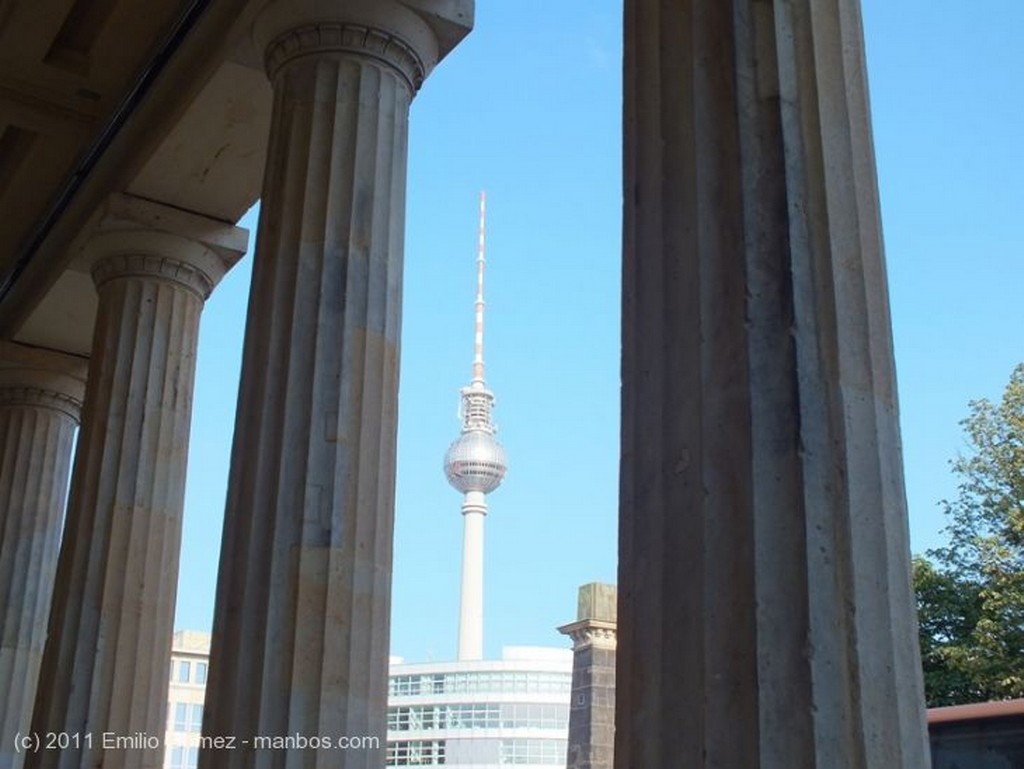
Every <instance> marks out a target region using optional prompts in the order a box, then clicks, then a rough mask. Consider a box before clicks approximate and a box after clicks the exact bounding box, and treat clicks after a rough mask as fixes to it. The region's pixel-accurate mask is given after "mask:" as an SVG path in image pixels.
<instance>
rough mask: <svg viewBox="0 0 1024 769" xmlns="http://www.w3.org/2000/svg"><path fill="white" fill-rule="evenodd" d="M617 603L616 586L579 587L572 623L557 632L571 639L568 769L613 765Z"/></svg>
mask: <svg viewBox="0 0 1024 769" xmlns="http://www.w3.org/2000/svg"><path fill="white" fill-rule="evenodd" d="M616 599H617V596H616V590H615V586H614V585H604V584H601V583H599V582H591V583H589V584H587V585H583V586H582V587H580V592H579V601H578V602H577V612H576V621H575V622H572V623H570V624H568V625H563V626H562V627H560V628H558V632H559V633H562V634H563V635H567V636H569V637H570V638H571V639H572V692H571V693H570V695H569V739H568V750H567V755H566V762H565V765H566V768H567V769H612V766H613V765H614V759H615V647H616V638H615V633H616V627H617V612H616Z"/></svg>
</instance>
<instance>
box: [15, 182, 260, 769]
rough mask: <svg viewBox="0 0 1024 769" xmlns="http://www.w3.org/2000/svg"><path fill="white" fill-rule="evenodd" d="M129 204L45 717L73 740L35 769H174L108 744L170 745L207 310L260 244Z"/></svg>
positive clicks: (70, 521)
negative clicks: (188, 465)
mask: <svg viewBox="0 0 1024 769" xmlns="http://www.w3.org/2000/svg"><path fill="white" fill-rule="evenodd" d="M122 202H123V203H124V210H123V211H121V212H120V213H121V214H123V218H112V219H111V221H110V222H109V223H108V224H107V225H106V226H104V227H103V228H102V231H101V232H100V233H99V234H97V235H95V236H94V237H93V238H92V239H91V240H90V242H89V244H88V247H87V259H88V260H89V261H90V262H91V264H92V275H93V279H94V281H95V284H96V288H97V291H98V294H99V309H98V314H97V317H96V326H95V330H94V336H93V346H92V355H91V360H90V364H89V381H88V385H87V387H86V393H85V405H84V408H83V411H82V428H81V432H80V436H79V440H78V449H77V455H76V457H75V467H74V471H73V476H72V484H71V497H70V501H69V503H68V512H67V524H66V526H65V532H64V539H63V543H62V546H61V553H60V560H59V564H58V568H57V581H56V585H55V589H54V595H53V609H52V612H51V614H50V625H49V634H50V637H49V640H48V641H47V644H46V652H45V655H44V658H43V665H42V672H41V674H40V677H39V691H38V694H37V698H36V707H35V712H34V715H33V720H32V728H33V730H34V731H36V732H38V733H40V734H45V733H47V732H54V733H64V734H67V735H69V742H68V744H67V747H66V748H65V749H63V750H45V749H44V750H40V751H38V752H32V753H29V754H28V757H27V761H26V766H27V767H31V768H33V769H34V768H35V767H61V768H62V769H69V768H70V767H81V768H82V769H85V767H96V766H103V767H104V768H105V769H111V768H113V767H118V768H120V767H147V768H151V769H157V768H158V767H161V766H162V758H163V752H162V750H161V749H160V748H159V747H157V748H156V749H153V748H152V747H150V746H148V745H147V743H128V745H127V747H128V748H130V749H126V746H125V745H124V744H122V745H121V746H119V747H115V748H114V749H107V750H104V747H103V734H104V733H109V734H111V735H114V736H120V737H122V738H124V737H129V738H131V737H137V736H138V735H140V734H141V735H145V736H146V737H147V738H148V737H153V738H155V739H157V740H158V741H159V742H160V743H162V741H163V740H162V738H163V734H164V731H165V729H166V710H167V682H168V674H169V669H168V664H169V663H168V660H169V659H170V651H171V636H172V632H173V628H172V623H173V619H174V603H175V595H176V592H177V580H178V555H179V548H180V544H181V518H182V506H183V502H184V489H185V462H186V456H187V452H188V435H189V424H190V419H191V411H192V388H193V381H194V377H195V363H196V343H197V334H198V330H199V316H200V312H201V311H202V309H203V302H204V301H205V299H206V298H207V297H208V296H209V294H210V292H211V291H212V289H213V287H214V286H215V285H216V284H217V282H218V281H219V280H220V278H221V277H222V276H223V275H224V273H225V271H226V270H227V269H228V268H229V267H230V266H231V265H232V264H233V263H234V262H235V260H237V259H238V258H239V257H240V256H241V253H243V252H244V249H245V241H246V238H245V232H244V230H238V229H236V228H233V227H225V226H224V225H223V224H221V223H216V222H211V221H209V220H206V219H202V218H200V217H196V216H191V215H187V214H183V213H181V212H178V211H175V210H172V209H164V208H162V207H160V206H156V205H155V204H149V203H144V202H142V201H130V200H125V201H122ZM129 217H134V219H133V218H129ZM140 220H141V221H140ZM156 224H158V225H159V226H160V227H162V228H163V227H167V228H171V227H172V226H173V225H181V227H180V228H179V229H178V230H177V231H168V230H167V229H162V230H157V229H153V228H152V227H151V226H147V225H156ZM140 746H141V747H143V749H137V748H139V747H140Z"/></svg>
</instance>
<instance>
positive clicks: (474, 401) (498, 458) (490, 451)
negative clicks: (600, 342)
mask: <svg viewBox="0 0 1024 769" xmlns="http://www.w3.org/2000/svg"><path fill="white" fill-rule="evenodd" d="M486 202H487V201H486V197H485V196H484V193H483V192H481V193H480V231H479V233H480V234H479V238H478V242H477V252H476V303H475V307H476V335H475V338H474V343H473V378H472V379H471V380H470V383H469V385H468V386H467V387H463V388H462V389H461V390H460V391H459V392H460V395H461V403H460V408H459V416H460V418H461V419H462V434H461V435H459V437H458V439H456V441H455V442H454V443H452V445H451V446H449V447H448V452H447V453H446V454H445V457H444V474H445V475H446V476H447V477H448V483H450V484H451V485H452V486H454V487H455V488H456V489H457V490H458V491H459V492H461V493H462V495H463V498H462V520H463V533H462V594H461V598H460V607H459V660H479V659H483V656H484V516H486V515H487V494H489V493H490V492H492V491H494V490H495V489H496V488H498V486H499V485H500V484H501V480H502V478H504V477H505V470H506V467H507V465H506V464H505V449H503V448H502V446H501V444H500V443H498V439H497V438H495V437H494V433H495V431H496V428H495V426H494V423H493V422H492V421H491V411H492V409H493V408H494V393H492V392H491V391H490V390H488V389H487V385H486V384H485V383H484V262H485V260H484V231H485V230H484V221H485V216H486Z"/></svg>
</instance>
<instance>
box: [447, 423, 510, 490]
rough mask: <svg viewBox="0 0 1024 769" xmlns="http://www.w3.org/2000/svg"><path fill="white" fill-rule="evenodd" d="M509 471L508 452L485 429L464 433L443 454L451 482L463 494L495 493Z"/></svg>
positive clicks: (449, 481)
mask: <svg viewBox="0 0 1024 769" xmlns="http://www.w3.org/2000/svg"><path fill="white" fill-rule="evenodd" d="M506 468H507V465H506V464H505V449H504V448H503V447H502V445H501V444H500V443H498V439H497V438H495V437H494V435H492V434H491V433H489V432H486V431H484V430H467V431H466V432H464V433H462V435H460V436H459V437H458V439H457V440H456V441H455V442H454V443H452V445H451V446H449V447H448V452H447V453H446V454H445V455H444V474H445V475H446V476H447V477H448V483H450V484H451V485H452V486H454V487H455V488H456V489H457V490H458V491H461V492H462V493H463V494H466V493H468V492H471V491H479V492H483V493H484V494H489V493H490V492H492V491H494V490H495V489H496V488H498V486H499V485H500V484H501V481H502V479H503V478H504V477H505V470H506Z"/></svg>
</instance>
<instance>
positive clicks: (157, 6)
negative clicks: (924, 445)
mask: <svg viewBox="0 0 1024 769" xmlns="http://www.w3.org/2000/svg"><path fill="white" fill-rule="evenodd" d="M473 9H474V6H473V2H472V0H372V2H371V1H370V0H148V1H147V2H145V3H140V2H137V1H136V0H109V1H106V2H90V0H78V2H68V1H67V0H11V2H8V3H5V4H4V5H3V13H2V14H0V47H2V49H3V57H2V58H0V80H2V83H3V86H4V87H3V89H2V91H3V92H2V94H0V108H2V112H0V118H2V126H0V130H2V133H0V210H2V216H0V339H2V340H3V341H5V342H8V343H10V345H13V347H7V348H6V351H5V352H4V355H5V357H6V358H7V359H8V361H9V362H10V363H11V364H12V367H13V368H14V369H17V373H16V375H15V374H12V373H10V372H8V373H7V374H6V375H5V377H6V378H5V384H4V389H5V393H6V394H5V395H4V397H3V399H2V403H3V407H2V408H0V434H2V435H3V437H4V441H5V444H4V445H5V449H7V450H9V451H10V452H11V453H12V455H13V454H18V453H19V452H20V453H21V455H23V456H27V455H33V456H38V457H40V461H39V462H35V463H32V464H30V465H23V466H16V465H11V467H12V468H14V471H12V472H9V473H7V474H6V475H3V476H2V477H0V498H2V499H5V500H20V501H18V502H17V503H15V504H13V505H11V506H8V507H7V508H6V509H5V510H4V515H5V516H6V517H5V520H4V531H5V532H7V531H10V532H11V536H10V538H9V539H5V540H4V541H3V543H2V548H0V565H2V567H3V568H0V575H2V578H3V580H4V584H2V585H0V593H3V594H5V595H11V596H13V599H12V600H11V601H9V602H8V604H7V605H5V606H4V607H3V611H4V613H5V615H6V616H5V627H10V628H12V630H11V633H10V635H9V636H8V635H7V634H5V637H4V644H5V646H4V648H3V655H4V660H5V661H7V660H10V661H12V664H11V665H10V666H7V665H5V666H4V667H3V668H2V671H3V675H4V680H2V681H0V691H2V692H4V696H5V698H6V703H5V715H4V718H3V723H4V724H5V727H4V728H5V729H6V728H7V726H6V725H7V724H13V725H18V724H23V723H30V724H31V728H32V729H33V730H34V731H36V732H40V733H47V732H53V733H70V734H75V733H83V732H85V731H87V730H89V729H93V730H109V731H114V732H117V733H119V734H133V733H135V732H140V731H141V732H146V733H149V734H154V733H156V734H159V733H162V732H163V729H164V727H165V724H166V718H167V714H166V700H165V698H164V697H163V692H165V691H166V689H167V684H168V673H169V669H168V666H167V664H166V661H167V660H168V659H169V658H170V653H171V637H172V620H173V614H174V599H175V596H174V590H173V589H168V586H169V585H172V586H173V585H174V584H175V583H176V577H177V568H178V558H179V549H180V525H181V508H182V504H183V479H184V471H185V461H186V455H187V446H188V426H189V416H190V408H191V397H190V396H191V392H192V388H193V383H194V362H195V340H196V331H197V325H198V323H199V317H200V314H201V311H202V308H203V303H204V301H205V299H206V298H207V297H208V296H209V295H210V293H211V292H212V291H213V290H214V287H215V286H216V285H217V283H218V281H219V280H220V278H221V277H222V276H223V275H224V273H225V271H226V270H228V269H229V268H230V267H231V265H232V264H234V262H235V261H236V260H237V258H238V256H239V254H240V253H241V252H243V251H244V250H245V246H246V243H247V240H248V233H246V232H243V231H240V230H239V229H237V228H236V227H235V223H236V222H237V221H238V220H239V218H240V216H241V215H242V213H243V212H244V211H246V210H248V208H249V207H250V206H251V205H252V203H253V202H254V201H255V200H256V199H257V198H260V199H261V200H262V209H261V212H262V217H261V220H260V225H259V230H258V232H257V237H256V251H255V257H254V272H253V281H252V293H251V296H250V301H249V316H248V324H247V328H246V333H245V340H244V343H243V347H244V354H243V365H242V380H241V389H240V394H239V400H238V404H239V406H238V411H237V417H236V425H235V450H234V452H233V454H232V465H231V473H230V477H229V482H228V498H227V505H226V511H225V528H224V536H223V544H222V555H221V559H220V570H219V577H218V587H217V603H216V609H215V620H214V628H213V637H212V652H211V660H210V671H211V674H210V678H209V681H208V684H207V685H208V692H207V703H206V709H205V711H204V730H205V731H207V732H208V733H211V734H221V735H232V734H252V733H257V732H260V731H264V732H267V731H269V732H273V733H278V734H283V733H287V732H288V731H289V729H299V730H301V731H304V732H308V733H314V732H315V731H316V730H318V729H319V728H326V729H327V730H329V731H330V732H332V733H336V734H343V733H369V732H373V731H374V730H379V729H380V728H382V726H383V725H384V724H385V723H386V718H387V687H388V679H387V665H388V657H387V655H388V645H387V639H388V635H389V625H388V622H389V617H390V575H391V570H392V569H391V566H392V564H391V557H392V552H393V551H392V547H391V543H392V536H393V508H394V476H395V440H396V426H397V418H398V417H397V383H398V347H399V342H400V312H399V305H400V296H401V283H402V256H403V238H402V233H403V231H404V211H405V194H404V193H405V179H406V160H407V158H406V155H407V148H408V114H409V106H410V104H411V101H412V99H413V98H414V96H415V95H416V93H417V92H418V90H419V88H420V87H421V86H422V85H423V83H424V81H425V80H426V79H427V77H428V76H429V75H430V73H431V71H432V70H433V69H434V67H435V66H436V64H437V63H438V62H439V61H440V60H441V59H442V58H443V57H444V56H445V55H446V54H447V53H449V52H450V51H451V50H452V49H453V48H454V47H455V46H456V45H458V43H459V42H460V41H461V40H462V39H463V38H464V37H465V36H466V35H467V34H468V33H469V32H470V30H471V28H472V25H473ZM624 10H625V13H624V19H625V31H624V40H625V47H624V68H623V72H624V77H623V87H624V94H623V125H624V137H623V147H624V179H623V195H622V199H623V212H624V233H623V294H622V308H623V313H622V420H621V424H622V440H621V470H620V473H621V474H620V505H619V508H620V514H619V515H620V530H619V580H618V587H619V591H620V595H621V596H622V600H621V601H620V606H619V614H618V621H619V635H618V650H617V659H618V662H617V664H618V669H617V681H616V683H617V688H616V731H615V734H616V762H617V763H618V765H619V766H621V767H641V766H642V767H660V766H668V765H680V764H685V765H688V766H693V767H695V769H698V768H699V767H705V766H760V767H764V769H782V768H783V767H790V766H794V765H799V766H807V767H835V766H848V767H851V769H854V768H856V769H863V768H866V767H876V766H885V767H894V768H895V767H908V768H910V767H913V768H914V769H916V768H917V767H922V766H925V765H926V763H927V761H928V758H927V752H928V751H927V741H926V738H925V734H926V731H925V729H926V727H925V713H924V699H923V686H922V680H921V671H920V662H919V658H918V650H917V642H916V634H915V632H914V614H913V611H914V609H913V600H912V593H911V587H910V566H909V547H908V534H907V524H906V503H905V496H904V491H903V477H902V461H901V454H900V452H901V449H900V446H901V441H900V434H899V421H898V406H897V390H896V380H895V372H894V365H893V350H892V337H891V328H890V318H889V302H888V294H887V288H886V276H885V272H886V271H885V258H884V249H883V246H882V237H881V224H880V222H881V217H880V212H879V200H878V191H877V184H876V179H875V170H874V150H873V145H872V139H871V125H870V110H869V100H868V90H867V82H866V74H865V66H864V41H863V32H862V26H861V21H860V4H859V2H858V0H792V1H791V2H761V1H760V0H734V2H729V3H723V2H696V0H694V1H692V2H691V1H685V0H625V2H624ZM342 125H358V126H360V127H361V129H365V130H359V131H344V130H336V127H337V126H342ZM379 137H386V140H385V141H379ZM325 158H333V159H336V160H337V162H332V163H326V162H324V159H325ZM351 159H359V160H360V161H363V160H366V162H354V161H352V160H351ZM370 276H373V278H372V279H370ZM350 278H351V279H350ZM357 278H359V279H357ZM325 285H326V286H331V287H332V288H333V290H331V291H327V292H323V291H321V290H320V289H321V287H322V286H325ZM339 297H340V299H339ZM313 327H315V328H316V329H317V333H316V334H310V333H308V329H310V328H313ZM26 348H29V349H28V350H27V349H26ZM29 350H34V351H36V352H38V353H39V355H40V356H42V357H45V358H47V359H48V360H47V363H46V365H45V366H43V367H42V371H41V369H40V367H39V366H25V365H23V363H22V358H21V353H26V352H28V351H29ZM68 356H71V358H72V359H74V358H77V361H75V360H72V361H70V362H71V363H78V364H81V363H82V362H84V361H86V360H87V361H88V364H87V369H88V370H87V374H86V377H85V392H84V397H82V399H81V400H80V401H79V400H77V397H76V394H75V393H76V392H80V390H81V381H80V380H79V381H78V384H75V382H74V380H75V379H76V377H75V376H73V375H71V374H69V375H68V376H66V377H64V378H61V377H56V378H55V377H51V376H47V373H48V372H52V371H53V370H54V369H57V370H59V371H64V372H67V371H69V368H70V367H69V366H68V364H69V360H68ZM270 362H273V365H268V364H269V363H270ZM140 381H145V382H147V383H149V385H148V386H147V387H144V388H140V387H138V386H135V387H132V386H129V383H132V382H136V383H137V382H140ZM310 394H313V397H310ZM77 403H81V404H82V405H81V408H80V410H79V408H78V407H77V405H75V404H77ZM69 404H70V406H71V408H69ZM296 404H298V407H297V408H296ZM62 414H63V416H62ZM79 415H80V419H81V427H80V431H79V437H78V439H77V447H76V451H75V462H74V468H73V469H72V470H70V475H71V486H70V494H69V498H68V503H67V506H66V520H67V522H68V523H67V526H66V528H65V531H64V536H63V548H62V550H61V552H60V555H59V557H58V558H57V563H56V566H55V567H54V564H53V562H52V559H46V558H40V559H37V560H35V561H32V562H31V563H30V564H28V565H27V566H24V567H16V566H15V565H14V564H18V563H20V560H19V553H23V552H25V551H26V549H28V550H35V551H38V552H41V553H42V552H52V543H54V542H56V541H57V540H59V539H60V531H59V530H58V528H59V527H58V526H57V524H56V521H58V520H59V512H60V510H61V508H62V507H63V498H62V493H56V494H55V493H54V490H55V489H56V490H60V489H63V488H65V487H66V486H67V482H68V469H69V467H70V457H71V451H72V448H75V447H73V446H72V442H71V440H70V439H69V438H68V437H67V436H68V435H69V433H68V430H67V426H68V424H69V423H73V421H74V420H75V419H77V418H79ZM37 416H43V417H45V418H44V419H42V420H40V422H39V425H40V428H42V423H43V422H48V423H52V424H53V425H55V426H56V427H57V428H59V429H58V432H60V431H61V430H63V432H61V435H63V436H64V437H65V439H64V440H52V437H53V436H52V434H51V433H48V432H47V430H46V429H11V428H12V426H14V425H23V424H28V422H29V419H30V418H35V417H37ZM62 420H63V421H62ZM55 510H56V511H57V513H58V515H56V516H54V514H53V513H54V511H55ZM307 524H308V525H307ZM353 532H356V534H354V533H353ZM36 537H40V538H41V539H40V540H39V541H38V542H37V541H36V540H35V538H36ZM46 543H50V544H49V545H47V544H46ZM48 547H50V548H51V549H49V550H48V549H47V548H48ZM339 575H340V576H339ZM26 581H27V582H28V583H29V584H31V586H32V588H31V589H22V587H20V585H21V584H22V582H26ZM51 594H52V599H51V600H50V601H49V603H50V606H46V605H45V603H47V602H46V601H38V600H37V598H39V597H42V596H50V595H51ZM41 623H48V629H47V633H46V634H45V638H46V640H45V647H44V648H43V650H42V662H41V663H39V664H38V666H37V667H34V668H32V667H30V666H33V665H35V663H33V662H32V659H33V655H35V654H38V649H37V648H33V645H36V646H38V645H39V644H40V643H41V638H42V637H43V636H41V635H39V634H33V633H32V632H30V631H29V630H28V628H30V627H35V626H38V625H39V624H41ZM15 628H17V629H18V630H15ZM21 628H25V630H24V632H22V631H21V630H20V629H21ZM299 649H301V654H299V653H298V652H297V650H299ZM808 649H813V650H814V653H813V654H808V653H807V650H808ZM282 658H289V659H296V660H300V662H301V664H296V665H293V666H290V667H289V668H288V669H286V670H285V669H282V668H281V667H279V666H277V665H276V664H275V661H276V660H280V659H282ZM30 669H36V670H39V671H40V672H39V675H38V679H37V680H31V681H28V680H26V671H29V670H30ZM154 671H155V672H154ZM339 682H344V683H343V684H341V683H339ZM253 689H256V690H258V691H259V692H260V693H261V696H260V697H259V699H258V700H257V701H253V700H252V699H251V698H250V697H247V696H245V693H246V692H249V691H252V690H253ZM694 718H696V719H698V720H699V722H700V723H701V724H702V725H703V728H702V729H700V730H695V731H685V730H681V729H679V728H678V726H679V724H681V723H683V722H685V721H687V720H692V719H694ZM10 739H11V735H10V734H5V735H3V740H2V745H3V747H2V748H0V750H2V751H3V753H2V757H3V760H4V761H5V762H7V763H9V764H10V765H12V766H20V765H21V762H22V761H23V760H24V762H25V764H26V765H27V766H28V767H30V769H40V768H42V767H48V768H51V769H55V767H57V766H58V765H59V766H61V767H82V768H83V769H84V767H89V766H96V765H102V766H104V767H105V769H120V767H132V768H133V769H134V767H136V766H144V767H145V769H149V767H148V766H146V765H145V764H144V759H139V758H138V757H137V756H135V755H134V754H133V753H132V752H131V751H122V752H109V751H108V752H106V753H105V754H101V753H102V751H99V752H98V751H97V749H95V748H87V747H81V746H79V747H71V748H69V749H68V750H66V751H63V752H62V753H60V754H58V753H55V752H49V753H47V752H38V753H30V754H28V755H15V754H14V753H13V752H11V747H12V745H13V743H11V742H10ZM254 759H255V757H254V754H253V752H252V751H251V750H236V751H228V750H209V751H201V756H200V765H201V766H202V768H203V769H248V767H251V766H252V765H253V764H254ZM140 761H143V763H141V764H140V763H139V762H140ZM313 761H314V759H312V758H310V757H308V756H306V755H305V754H302V753H298V752H293V753H289V754H288V755H286V756H284V757H283V758H281V760H280V763H279V764H275V766H284V765H285V763H288V764H289V765H292V766H312V764H313ZM383 761H384V750H383V747H382V748H381V749H380V751H365V752H363V753H360V754H359V755H358V756H356V755H355V754H353V755H352V756H351V758H350V759H349V761H348V769H355V767H357V766H359V767H364V768H365V769H370V767H372V768H373V769H378V767H379V766H380V765H381V764H382V763H383Z"/></svg>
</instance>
